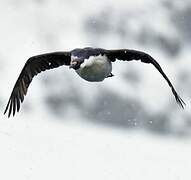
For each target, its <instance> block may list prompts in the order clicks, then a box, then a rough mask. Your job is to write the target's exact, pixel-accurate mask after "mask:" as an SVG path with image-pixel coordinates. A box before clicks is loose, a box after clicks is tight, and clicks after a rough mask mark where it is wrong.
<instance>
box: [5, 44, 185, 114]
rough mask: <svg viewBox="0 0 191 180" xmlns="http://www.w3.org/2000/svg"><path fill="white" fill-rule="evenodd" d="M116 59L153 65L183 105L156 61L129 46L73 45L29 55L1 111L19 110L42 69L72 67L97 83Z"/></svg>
mask: <svg viewBox="0 0 191 180" xmlns="http://www.w3.org/2000/svg"><path fill="white" fill-rule="evenodd" d="M116 60H122V61H132V60H140V61H141V62H143V63H148V64H152V65H154V67H155V68H156V69H157V70H158V71H159V72H160V73H161V75H162V76H163V78H164V79H165V80H166V81H167V83H168V85H169V86H170V88H171V90H172V93H173V95H174V97H175V99H176V102H177V103H178V104H179V105H180V106H181V107H182V108H184V105H185V103H184V101H183V100H182V99H181V97H180V96H179V95H178V94H177V92H176V90H175V88H174V87H173V85H172V83H171V82H170V80H169V79H168V77H167V76H166V74H165V73H164V72H163V70H162V68H161V67H160V65H159V64H158V62H157V61H156V60H155V59H153V58H152V57H151V56H150V55H149V54H147V53H144V52H142V51H136V50H130V49H117V50H106V49H101V48H91V47H86V48H81V49H80V48H77V49H74V50H72V51H61V52H52V53H46V54H41V55H37V56H33V57H30V58H29V59H28V60H27V62H26V63H25V65H24V67H23V69H22V71H21V73H20V75H19V77H18V79H17V81H16V83H15V86H14V88H13V90H12V93H11V96H10V98H9V101H8V103H7V106H6V109H5V111H4V114H6V112H8V117H10V115H11V114H12V115H13V116H14V115H15V112H16V111H17V112H18V111H19V109H20V105H21V103H22V102H23V100H24V96H25V95H26V93H27V90H28V87H29V85H30V83H31V81H32V79H33V77H34V76H36V75H37V74H39V73H40V72H42V71H45V70H49V69H54V68H57V67H59V66H62V65H66V66H69V68H71V69H74V70H75V71H76V73H77V74H78V75H79V76H80V77H81V78H83V79H85V80H86V81H90V82H98V81H103V80H104V79H105V78H108V77H112V76H113V74H112V63H113V62H115V61H116Z"/></svg>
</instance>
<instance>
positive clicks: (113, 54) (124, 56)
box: [107, 49, 185, 108]
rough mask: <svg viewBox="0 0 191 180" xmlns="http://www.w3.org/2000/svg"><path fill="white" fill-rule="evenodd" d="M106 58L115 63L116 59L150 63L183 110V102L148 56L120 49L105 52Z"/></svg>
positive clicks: (160, 69)
mask: <svg viewBox="0 0 191 180" xmlns="http://www.w3.org/2000/svg"><path fill="white" fill-rule="evenodd" d="M107 56H108V57H109V59H111V61H115V60H116V59H119V60H123V61H131V60H141V62H144V63H151V64H153V65H154V66H155V68H156V69H157V70H158V71H159V72H160V73H161V74H162V76H163V77H164V78H165V80H166V81H167V83H168V85H169V86H170V88H171V90H172V93H173V94H174V96H175V99H176V102H177V103H178V104H179V105H180V106H181V107H182V108H184V105H185V102H184V101H183V100H182V99H181V97H180V96H179V95H178V93H177V92H176V90H175V88H174V87H173V85H172V83H171V82H170V80H169V79H168V77H167V76H166V74H165V73H164V71H163V70H162V68H161V67H160V65H159V63H158V62H157V61H156V60H155V59H153V58H152V57H151V56H150V55H149V54H146V53H144V52H141V51H136V50H129V49H121V50H107Z"/></svg>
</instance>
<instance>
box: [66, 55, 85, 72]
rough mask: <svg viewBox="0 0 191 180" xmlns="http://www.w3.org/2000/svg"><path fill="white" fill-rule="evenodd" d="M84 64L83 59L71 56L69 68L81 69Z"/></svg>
mask: <svg viewBox="0 0 191 180" xmlns="http://www.w3.org/2000/svg"><path fill="white" fill-rule="evenodd" d="M83 62H84V60H83V58H80V57H75V56H71V61H70V66H69V68H73V69H75V70H77V69H79V68H80V65H81V64H82V63H83Z"/></svg>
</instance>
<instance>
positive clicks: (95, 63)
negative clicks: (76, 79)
mask: <svg viewBox="0 0 191 180" xmlns="http://www.w3.org/2000/svg"><path fill="white" fill-rule="evenodd" d="M111 70H112V65H111V62H110V60H109V59H108V58H107V56H105V55H104V56H102V55H99V56H90V57H89V59H85V60H84V62H83V63H82V64H81V65H80V68H79V69H77V70H76V72H77V73H78V75H79V76H80V77H82V78H83V79H85V80H87V81H103V80H104V79H105V78H106V77H107V76H108V75H109V74H110V73H111Z"/></svg>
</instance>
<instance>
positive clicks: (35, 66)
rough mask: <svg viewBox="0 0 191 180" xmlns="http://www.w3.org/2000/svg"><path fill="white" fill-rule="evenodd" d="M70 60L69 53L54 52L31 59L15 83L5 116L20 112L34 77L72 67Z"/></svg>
mask: <svg viewBox="0 0 191 180" xmlns="http://www.w3.org/2000/svg"><path fill="white" fill-rule="evenodd" d="M70 59H71V58H70V53H69V52H53V53H47V54H41V55H38V56H33V57H31V58H29V59H28V60H27V62H26V63H25V65H24V67H23V69H22V71H21V73H20V75H19V77H18V79H17V81H16V83H15V86H14V88H13V91H12V93H11V96H10V98H9V101H8V103H7V106H6V109H5V112H4V114H5V113H6V112H7V111H8V117H10V115H11V113H12V114H13V116H14V115H15V112H16V111H17V112H18V111H19V109H20V104H21V103H22V102H23V100H24V96H25V95H26V93H27V89H28V87H29V85H30V83H31V81H32V79H33V77H34V76H36V75H37V74H38V73H40V72H42V71H45V70H48V69H53V68H57V67H59V66H62V65H70Z"/></svg>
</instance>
